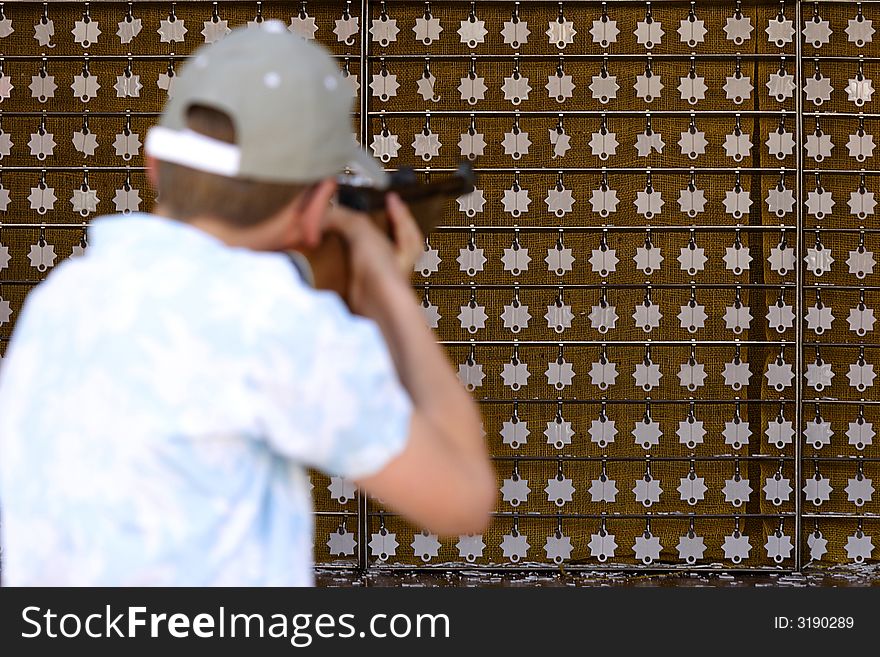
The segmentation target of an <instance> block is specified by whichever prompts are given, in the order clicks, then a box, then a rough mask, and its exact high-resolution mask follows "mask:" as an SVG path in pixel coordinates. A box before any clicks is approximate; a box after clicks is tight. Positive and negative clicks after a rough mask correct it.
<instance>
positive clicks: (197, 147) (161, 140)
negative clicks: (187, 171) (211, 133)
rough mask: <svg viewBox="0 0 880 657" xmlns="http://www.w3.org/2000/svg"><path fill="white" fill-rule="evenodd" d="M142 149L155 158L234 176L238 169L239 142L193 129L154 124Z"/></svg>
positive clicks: (221, 174) (239, 158)
mask: <svg viewBox="0 0 880 657" xmlns="http://www.w3.org/2000/svg"><path fill="white" fill-rule="evenodd" d="M144 150H145V151H146V153H147V154H148V155H151V156H152V157H155V158H156V159H157V160H162V161H164V162H171V163H173V164H180V165H182V166H185V167H189V168H191V169H197V170H199V171H205V172H207V173H216V174H218V175H220V176H235V175H237V174H238V172H239V171H240V164H241V149H240V148H239V147H238V146H236V145H235V144H228V143H226V142H224V141H220V140H219V139H212V138H211V137H206V136H205V135H203V134H200V133H198V132H195V131H194V130H172V129H170V128H165V127H163V126H158V125H157V126H153V127H152V128H150V130H149V132H148V133H147V139H146V141H145V142H144Z"/></svg>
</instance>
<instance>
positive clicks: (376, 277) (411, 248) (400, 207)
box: [325, 194, 423, 317]
mask: <svg viewBox="0 0 880 657" xmlns="http://www.w3.org/2000/svg"><path fill="white" fill-rule="evenodd" d="M387 207H388V220H389V222H390V224H391V227H392V233H393V235H394V241H393V242H392V241H391V240H389V239H388V237H387V236H386V235H384V234H383V233H382V231H381V230H379V228H378V227H377V226H376V225H375V223H374V222H373V221H372V220H371V219H370V217H369V216H368V215H366V214H363V213H360V212H355V211H353V210H349V209H347V208H343V207H340V206H338V205H334V206H331V207H330V209H329V210H328V212H327V216H326V224H325V225H326V228H327V230H330V231H333V232H335V233H338V234H339V235H341V236H342V237H343V239H344V240H345V242H346V245H347V247H348V252H349V253H348V255H349V266H350V274H351V275H350V280H349V290H348V295H347V298H348V302H349V306H350V307H351V309H352V311H354V312H356V313H359V314H362V315H366V316H370V317H375V313H376V312H377V311H379V308H378V307H377V304H379V303H381V302H380V299H379V295H378V293H379V292H380V291H381V289H382V288H383V286H384V285H387V284H388V282H392V283H394V282H402V283H405V284H408V280H409V275H410V273H411V272H412V268H413V265H414V264H415V262H416V260H417V259H418V257H419V255H420V254H421V251H422V239H423V238H422V234H421V231H420V230H419V227H418V224H416V222H415V220H414V219H413V217H412V214H411V213H410V211H409V208H407V206H406V204H404V203H403V201H401V200H400V198H399V197H398V196H397V195H396V194H389V195H388V206H387Z"/></svg>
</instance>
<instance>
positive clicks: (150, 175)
mask: <svg viewBox="0 0 880 657" xmlns="http://www.w3.org/2000/svg"><path fill="white" fill-rule="evenodd" d="M146 163H147V180H149V181H150V186H151V187H152V188H153V189H154V190H158V188H159V185H158V183H159V173H158V171H157V170H156V166H157V164H158V163H157V162H156V158H155V157H153V156H152V155H147V157H146Z"/></svg>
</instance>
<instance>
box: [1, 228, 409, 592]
mask: <svg viewBox="0 0 880 657" xmlns="http://www.w3.org/2000/svg"><path fill="white" fill-rule="evenodd" d="M89 237H90V239H89V242H90V246H89V248H88V249H87V251H86V255H85V256H82V257H79V258H72V259H70V260H67V261H65V262H63V263H62V264H60V265H59V266H58V267H57V269H56V270H55V271H54V272H53V273H52V274H51V275H50V276H49V277H48V279H47V280H46V281H45V282H44V283H42V284H41V285H39V286H38V287H37V288H36V289H35V290H34V291H33V292H32V293H31V295H30V296H29V297H28V299H27V302H26V304H25V307H24V309H23V310H22V313H21V315H20V318H19V321H18V324H17V325H16V329H15V333H14V335H13V338H12V341H11V343H10V346H9V349H8V350H7V353H6V357H5V358H4V360H3V365H2V368H0V532H2V537H0V538H2V545H3V556H4V563H3V579H4V583H5V584H9V585H123V584H125V585H193V586H204V585H257V586H259V585H285V586H298V585H310V584H312V583H313V574H312V569H313V556H312V551H313V520H312V516H311V510H312V503H311V497H310V492H309V484H308V477H307V473H306V468H307V467H314V468H318V469H320V470H323V471H324V472H327V473H329V474H332V475H337V476H344V477H347V478H350V479H356V478H358V477H364V476H367V475H370V474H373V473H376V472H377V471H379V470H381V469H382V468H383V467H384V466H385V465H386V464H387V463H388V462H389V461H390V460H391V459H393V458H394V457H395V456H396V455H397V454H399V453H400V452H401V451H402V449H403V448H404V445H405V443H406V437H407V435H408V432H409V420H410V415H411V410H412V406H411V402H410V400H409V398H408V397H407V394H406V392H405V391H404V390H403V388H402V386H401V384H400V382H399V380H398V378H397V375H396V372H395V370H394V367H393V363H392V362H391V359H390V356H389V354H388V350H387V347H386V345H385V343H384V341H383V339H382V336H381V334H380V332H379V330H378V328H377V326H376V325H375V324H374V323H373V322H371V321H369V320H366V319H363V318H360V317H357V316H354V315H352V314H351V313H350V312H349V311H348V309H347V308H346V307H345V305H344V304H343V303H342V301H341V300H340V299H339V297H338V296H337V295H335V294H333V293H328V292H317V291H315V290H313V289H311V288H309V287H308V286H307V285H306V284H305V283H304V282H303V281H302V280H301V278H300V277H299V275H298V274H297V272H296V270H295V269H294V268H293V267H292V266H291V264H290V261H289V260H288V259H287V257H286V256H284V255H282V254H275V253H265V252H255V251H250V250H247V249H241V248H231V247H229V246H227V245H225V244H224V243H222V242H220V241H219V240H217V239H215V238H214V237H212V236H210V235H208V234H207V233H205V232H203V231H201V230H198V229H196V228H193V227H191V226H188V225H187V224H184V223H180V222H176V221H173V220H169V219H165V218H161V217H158V216H153V215H147V214H136V215H129V216H127V217H121V216H113V217H102V218H100V219H97V220H95V221H94V222H93V225H92V227H91V228H90V229H89Z"/></svg>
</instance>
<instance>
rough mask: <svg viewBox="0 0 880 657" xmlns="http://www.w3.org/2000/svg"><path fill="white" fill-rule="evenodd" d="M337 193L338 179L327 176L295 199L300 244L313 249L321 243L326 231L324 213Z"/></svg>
mask: <svg viewBox="0 0 880 657" xmlns="http://www.w3.org/2000/svg"><path fill="white" fill-rule="evenodd" d="M334 194H336V179H335V178H325V179H324V180H322V181H321V182H319V183H316V184H315V185H314V186H312V187H311V188H310V189H307V190H305V191H304V192H303V193H302V194H301V195H300V197H298V198H297V199H296V200H295V201H294V206H295V209H294V214H296V215H298V216H297V217H296V218H295V219H294V221H296V222H297V223H298V226H297V228H298V231H297V233H298V236H299V240H298V241H299V242H300V245H301V246H303V247H306V248H310V249H313V248H315V247H317V246H318V244H320V243H321V237H322V234H323V232H324V230H323V229H324V215H325V214H326V213H327V207H328V206H329V205H330V201H331V199H332V198H333V195H334Z"/></svg>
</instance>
